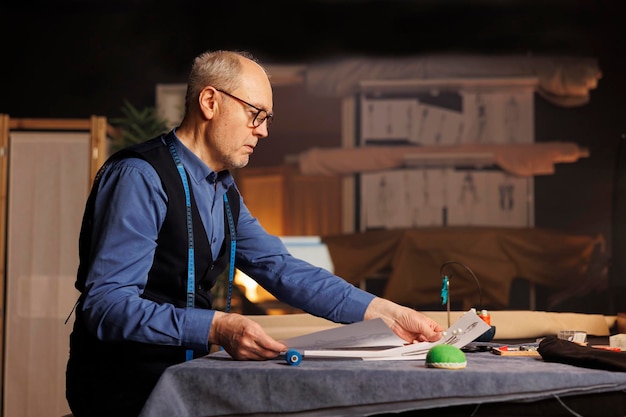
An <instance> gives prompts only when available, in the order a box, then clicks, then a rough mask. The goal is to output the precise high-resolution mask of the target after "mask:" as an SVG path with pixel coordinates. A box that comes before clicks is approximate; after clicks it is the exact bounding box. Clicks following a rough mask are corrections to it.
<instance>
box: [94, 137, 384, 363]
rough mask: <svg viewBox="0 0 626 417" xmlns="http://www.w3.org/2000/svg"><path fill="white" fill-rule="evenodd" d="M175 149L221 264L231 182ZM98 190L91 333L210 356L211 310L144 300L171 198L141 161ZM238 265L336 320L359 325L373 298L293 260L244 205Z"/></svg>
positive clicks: (123, 164)
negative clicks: (358, 322) (220, 250)
mask: <svg viewBox="0 0 626 417" xmlns="http://www.w3.org/2000/svg"><path fill="white" fill-rule="evenodd" d="M172 136H174V137H175V135H172ZM174 145H175V147H176V150H177V152H178V154H179V156H180V159H181V161H182V163H183V165H184V166H185V169H186V170H187V173H188V175H189V185H190V187H191V188H192V190H193V193H194V196H195V200H196V203H197V205H198V210H199V212H200V216H201V218H202V221H203V223H204V226H205V229H206V234H207V237H208V239H209V240H210V244H211V251H212V253H213V254H214V255H213V256H214V257H215V256H216V255H217V254H218V253H219V249H220V247H221V246H222V243H223V240H224V204H223V195H224V193H225V192H226V190H227V189H228V187H229V186H230V185H231V184H233V183H234V179H233V177H232V176H231V174H230V173H229V172H228V171H222V172H219V173H216V172H214V171H212V170H211V169H210V168H209V167H207V166H206V165H205V164H204V163H203V162H202V161H201V160H200V159H199V158H198V157H197V156H196V155H195V154H193V153H192V152H191V151H190V150H189V149H187V148H186V147H185V146H184V145H183V144H182V143H181V142H180V140H179V139H178V138H177V137H175V140H174ZM99 187H100V188H99V189H98V195H97V199H96V202H95V212H94V225H93V236H92V245H93V246H92V251H94V252H93V253H94V254H95V255H94V257H93V263H92V265H91V268H90V270H89V273H88V275H87V280H86V294H85V298H84V303H83V311H84V317H85V320H86V323H87V326H88V327H89V328H90V329H91V330H92V331H94V332H96V333H97V335H98V337H99V338H100V339H102V340H105V341H114V340H132V341H138V342H146V343H153V344H162V345H171V346H184V347H186V348H188V349H194V350H196V351H203V350H204V351H208V337H209V330H210V327H211V323H212V320H213V315H214V310H206V309H199V308H176V307H174V306H173V305H172V304H167V303H166V304H158V303H155V302H153V301H150V300H146V299H143V298H141V297H140V294H141V293H142V292H143V290H144V288H145V286H146V281H147V274H148V271H149V270H150V268H151V266H152V260H153V256H154V252H155V249H156V239H157V236H158V234H159V230H160V227H161V225H162V224H163V220H164V218H165V214H166V211H167V198H168V197H167V195H166V193H165V191H164V190H163V188H162V186H161V180H160V178H159V176H158V174H157V173H156V171H155V170H154V168H153V167H152V166H151V165H150V164H149V163H148V162H146V161H144V160H142V159H139V158H128V159H122V160H120V161H117V162H114V163H113V164H111V165H110V166H109V167H108V168H107V170H106V171H105V173H104V175H103V176H102V180H101V181H100V185H99ZM195 256H196V257H199V256H202V254H199V253H196V254H195ZM235 262H236V266H237V268H238V269H240V270H241V271H243V272H244V273H246V274H247V275H248V276H250V277H252V278H253V279H255V280H256V281H257V282H258V283H259V284H260V285H261V286H262V287H264V288H265V289H266V290H268V291H269V292H270V293H272V294H273V295H274V296H275V297H276V298H277V299H279V300H281V301H283V302H285V303H287V304H290V305H292V306H294V307H297V308H300V309H302V310H304V311H307V312H309V313H311V314H313V315H316V316H320V317H324V318H327V319H329V320H332V321H335V322H340V323H352V322H355V321H359V320H362V319H363V315H364V314H365V310H366V308H367V306H368V304H369V303H370V301H371V300H372V299H373V298H374V296H373V295H372V294H369V293H367V292H365V291H362V290H360V289H358V288H357V287H355V286H353V285H352V284H350V283H348V282H347V281H345V280H343V279H341V278H339V277H337V276H335V275H333V274H331V273H330V272H328V271H326V270H325V269H322V268H318V267H315V266H313V265H311V264H309V263H307V262H305V261H303V260H300V259H297V258H294V257H293V256H291V255H290V254H289V252H288V251H287V249H286V248H285V246H284V245H283V243H282V241H281V240H280V239H279V238H277V237H276V236H272V235H270V234H268V233H267V232H266V231H265V230H264V229H263V227H262V226H261V224H260V223H259V222H258V220H257V219H256V218H254V217H253V216H252V215H251V213H250V211H249V210H248V208H247V207H246V206H245V204H244V201H243V198H241V209H240V213H239V219H238V225H237V252H236V257H235Z"/></svg>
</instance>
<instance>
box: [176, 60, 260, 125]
mask: <svg viewBox="0 0 626 417" xmlns="http://www.w3.org/2000/svg"><path fill="white" fill-rule="evenodd" d="M244 75H245V77H244ZM248 76H252V77H253V78H254V79H255V80H256V81H257V82H261V83H263V84H264V85H265V87H266V88H271V86H270V82H269V75H268V74H267V71H266V70H265V68H263V66H261V64H260V63H259V62H258V61H257V60H256V58H255V57H254V56H252V54H250V53H249V52H245V51H207V52H204V53H203V54H201V55H199V56H197V57H196V58H195V59H194V62H193V65H192V67H191V71H190V73H189V78H188V80H187V94H186V96H185V113H188V112H189V111H190V110H191V108H192V107H193V106H194V105H197V103H198V97H199V96H200V92H201V91H202V90H203V89H204V88H205V87H207V86H213V87H215V88H219V89H222V90H225V91H233V90H235V89H237V88H239V87H240V86H241V82H242V80H244V79H247V78H248Z"/></svg>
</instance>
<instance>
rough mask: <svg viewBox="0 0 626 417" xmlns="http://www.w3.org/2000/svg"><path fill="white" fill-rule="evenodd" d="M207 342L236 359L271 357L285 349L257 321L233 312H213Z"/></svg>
mask: <svg viewBox="0 0 626 417" xmlns="http://www.w3.org/2000/svg"><path fill="white" fill-rule="evenodd" d="M209 342H210V343H214V344H218V345H220V346H222V347H223V348H224V350H226V352H228V353H229V354H230V355H231V356H232V357H233V358H234V359H237V360H265V359H271V358H275V357H277V356H278V355H279V354H280V352H284V351H285V350H287V346H285V345H284V344H283V343H280V342H278V341H276V340H274V339H273V338H271V337H270V336H268V335H267V334H266V333H265V331H264V330H263V328H262V327H261V326H260V325H259V324H258V323H256V322H255V321H253V320H250V319H249V318H247V317H244V316H242V315H240V314H235V313H231V314H226V313H223V312H216V313H215V316H214V318H213V323H212V325H211V330H210V333H209Z"/></svg>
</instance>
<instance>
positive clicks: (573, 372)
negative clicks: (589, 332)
mask: <svg viewBox="0 0 626 417" xmlns="http://www.w3.org/2000/svg"><path fill="white" fill-rule="evenodd" d="M466 356H467V362H468V363H467V367H466V368H465V369H462V370H443V369H433V368H427V367H426V366H425V365H424V361H362V360H352V359H307V358H306V357H305V358H304V360H303V361H302V363H301V364H300V365H299V366H289V365H287V364H286V363H285V362H284V361H283V360H282V359H276V360H270V361H261V362H256V361H234V360H232V359H231V358H230V357H228V355H226V354H225V353H224V352H217V353H214V354H211V355H208V356H206V357H204V358H199V359H195V360H192V361H189V362H186V363H183V364H179V365H175V366H172V367H170V368H168V369H167V370H166V372H165V373H164V374H163V375H162V377H161V379H160V380H159V382H158V384H157V386H156V387H155V389H154V391H153V392H152V394H151V396H150V398H149V399H148V401H147V402H146V405H145V407H144V409H143V411H142V414H141V415H140V417H172V416H177V417H199V416H202V417H208V416H244V415H245V416H325V417H327V416H353V415H374V414H381V413H402V412H407V413H408V412H410V413H411V414H410V415H411V416H416V415H422V414H417V412H419V411H422V412H424V413H427V414H424V415H428V413H430V412H433V409H438V411H436V412H434V413H433V414H437V415H447V414H446V413H445V410H453V409H455V408H456V409H458V408H459V407H470V409H471V410H470V411H471V412H470V413H468V415H470V414H472V415H474V416H481V415H485V414H481V412H480V411H481V409H482V410H489V409H490V408H489V407H493V406H494V405H502V406H504V407H505V408H503V410H504V411H502V413H503V414H497V415H507V413H510V412H511V407H524V406H526V407H528V405H529V404H530V405H532V404H533V403H534V404H539V403H541V401H544V402H545V401H549V400H550V399H552V402H553V405H552V407H554V406H555V405H554V404H556V407H558V409H559V411H560V413H561V414H557V413H556V412H554V410H553V411H551V412H549V414H550V415H572V414H571V413H570V412H569V411H568V410H567V409H566V408H565V406H567V407H570V408H571V407H574V408H573V409H574V410H575V411H576V412H578V413H579V414H583V415H585V416H590V415H602V416H603V417H607V416H612V415H615V416H623V415H626V372H611V371H604V370H594V369H587V368H581V367H575V366H571V365H566V364H559V363H549V362H544V361H543V360H541V359H540V358H539V359H538V358H532V357H507V356H498V355H494V354H493V353H490V352H476V353H467V354H466ZM576 407H581V408H584V409H581V408H578V409H576ZM527 409H528V408H527ZM411 410H412V411H411ZM440 410H444V411H443V412H440ZM491 410H494V409H493V408H491ZM598 413H600V414H598ZM542 414H543V415H545V414H546V409H545V408H543V409H541V410H540V411H538V414H532V413H531V412H525V413H524V415H542ZM450 415H454V414H450ZM488 415H496V414H495V413H493V412H490V413H489V414H488ZM508 415H513V414H508ZM515 415H520V414H515Z"/></svg>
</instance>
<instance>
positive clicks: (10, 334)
mask: <svg viewBox="0 0 626 417" xmlns="http://www.w3.org/2000/svg"><path fill="white" fill-rule="evenodd" d="M110 129H111V127H110V126H109V125H108V124H107V121H106V118H105V117H100V116H92V117H91V119H10V118H9V116H8V115H5V114H0V237H1V238H0V269H1V273H2V277H3V280H4V282H5V285H3V286H0V300H1V301H0V311H1V312H2V314H3V316H4V317H3V320H2V321H0V338H1V339H0V343H1V345H2V346H3V352H2V357H3V360H2V361H1V362H0V370H1V371H2V373H3V375H4V378H3V380H2V387H3V397H4V402H3V407H2V410H1V412H0V414H1V415H2V416H7V417H8V416H18V415H19V416H23V417H38V416H43V415H52V416H54V415H59V416H60V415H63V414H67V413H69V407H68V405H67V402H66V400H65V367H66V363H67V358H68V352H69V346H68V344H69V333H70V332H71V329H72V320H69V321H68V322H67V324H66V323H65V321H66V318H67V317H68V315H69V314H70V311H71V310H72V306H73V305H74V303H75V301H76V299H77V298H78V292H77V291H76V290H75V289H74V281H75V274H76V267H77V265H78V231H79V228H80V222H81V219H82V211H83V208H84V204H85V201H86V198H87V193H88V191H89V188H90V184H91V180H92V179H93V177H94V175H95V172H96V171H97V169H98V168H99V167H100V166H101V165H102V163H103V162H104V158H105V157H106V145H107V134H108V132H109V130H110ZM50 131H56V132H50ZM68 131H69V132H68ZM9 159H11V164H8V160H9ZM9 165H10V167H9ZM9 169H10V172H9ZM9 182H10V184H11V186H10V187H9V186H8V185H9ZM5 237H6V239H5ZM5 254H6V255H5ZM5 291H6V294H7V296H6V297H5V295H4V292H5ZM5 299H6V300H7V301H6V303H5V302H4V301H3V300H5ZM42 347H43V348H42Z"/></svg>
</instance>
